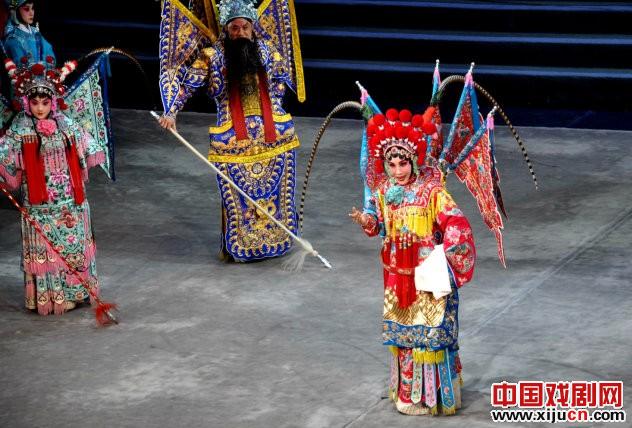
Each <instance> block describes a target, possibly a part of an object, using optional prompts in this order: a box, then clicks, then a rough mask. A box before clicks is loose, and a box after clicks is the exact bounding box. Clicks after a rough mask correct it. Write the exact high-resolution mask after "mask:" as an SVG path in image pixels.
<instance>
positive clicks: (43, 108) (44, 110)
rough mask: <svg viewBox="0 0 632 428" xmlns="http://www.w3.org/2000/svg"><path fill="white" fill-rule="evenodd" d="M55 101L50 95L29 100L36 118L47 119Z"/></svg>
mask: <svg viewBox="0 0 632 428" xmlns="http://www.w3.org/2000/svg"><path fill="white" fill-rule="evenodd" d="M52 106H53V101H52V100H51V99H50V98H48V97H33V98H31V99H30V100H29V108H30V110H31V113H32V114H33V116H35V118H36V119H38V120H41V119H47V118H48V115H49V114H50V111H51V108H52Z"/></svg>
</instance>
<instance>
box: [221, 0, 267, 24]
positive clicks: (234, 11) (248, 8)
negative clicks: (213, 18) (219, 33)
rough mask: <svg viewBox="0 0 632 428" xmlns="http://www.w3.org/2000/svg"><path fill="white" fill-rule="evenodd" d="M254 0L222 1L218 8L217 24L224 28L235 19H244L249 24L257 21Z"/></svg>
mask: <svg viewBox="0 0 632 428" xmlns="http://www.w3.org/2000/svg"><path fill="white" fill-rule="evenodd" d="M254 3H255V2H254V0H223V1H222V2H221V3H220V4H219V6H218V7H217V8H218V9H219V23H220V25H222V26H224V25H226V24H227V23H228V22H230V21H232V20H233V19H237V18H245V19H247V20H249V21H250V22H255V21H256V20H257V9H256V8H255V4H254Z"/></svg>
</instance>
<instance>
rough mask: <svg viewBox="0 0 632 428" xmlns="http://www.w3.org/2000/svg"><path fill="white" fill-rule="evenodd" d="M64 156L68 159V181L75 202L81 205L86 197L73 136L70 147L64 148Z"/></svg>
mask: <svg viewBox="0 0 632 428" xmlns="http://www.w3.org/2000/svg"><path fill="white" fill-rule="evenodd" d="M66 158H67V159H68V168H69V169H70V181H71V183H72V190H73V192H74V196H75V203H76V204H77V205H81V204H82V203H83V201H84V200H85V199H86V194H85V191H84V190H83V178H82V174H81V165H80V164H79V154H78V153H77V143H76V141H75V140H74V138H73V139H72V140H71V143H70V147H68V148H67V149H66Z"/></svg>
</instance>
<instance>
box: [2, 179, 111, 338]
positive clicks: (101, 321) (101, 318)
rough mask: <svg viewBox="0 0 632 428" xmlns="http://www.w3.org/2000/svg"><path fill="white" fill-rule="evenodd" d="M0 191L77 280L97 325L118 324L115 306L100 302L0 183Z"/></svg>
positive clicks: (81, 276)
mask: <svg viewBox="0 0 632 428" xmlns="http://www.w3.org/2000/svg"><path fill="white" fill-rule="evenodd" d="M0 191H1V192H2V193H3V194H4V196H6V197H7V198H8V199H9V201H11V203H12V204H13V205H14V206H15V207H16V208H17V209H18V211H20V212H21V213H22V215H23V216H24V218H25V219H26V221H28V222H29V223H30V224H31V226H33V227H34V228H35V230H36V231H37V233H38V234H39V235H40V237H41V238H42V239H43V240H44V241H45V242H46V243H47V244H48V246H49V247H50V248H51V249H52V250H53V252H54V253H55V254H56V255H57V256H58V257H59V258H60V260H61V261H62V262H63V263H64V264H65V265H66V267H67V268H68V271H69V272H70V273H71V274H72V275H74V276H75V277H76V278H78V279H79V281H80V282H81V285H82V286H83V288H85V289H86V291H87V292H88V294H89V295H90V297H91V298H92V301H93V302H95V303H96V308H95V317H96V320H97V325H99V326H104V325H107V324H109V323H114V324H118V321H117V319H116V317H115V316H114V315H113V314H112V311H113V310H114V309H116V305H115V304H114V303H108V302H104V301H103V300H101V299H100V298H99V296H98V294H97V292H96V291H95V289H94V287H93V286H91V285H90V283H89V282H88V281H87V280H86V279H85V277H84V276H83V275H81V273H80V272H79V271H78V270H77V269H76V268H75V267H74V266H72V265H71V264H70V262H68V260H66V258H65V257H64V256H62V255H61V254H60V252H59V251H57V249H56V248H55V245H54V244H53V243H52V242H51V241H50V240H49V239H48V237H47V236H46V234H45V233H44V231H43V230H42V227H41V226H40V224H39V223H38V222H37V220H35V219H34V218H33V217H31V215H30V214H29V213H28V211H27V210H26V208H24V207H23V206H22V205H20V203H19V202H18V201H17V200H16V199H15V198H14V197H13V195H12V194H11V193H10V192H9V191H8V190H7V186H6V184H4V183H0ZM89 279H91V280H94V281H96V278H94V277H90V278H89Z"/></svg>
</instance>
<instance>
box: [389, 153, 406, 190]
mask: <svg viewBox="0 0 632 428" xmlns="http://www.w3.org/2000/svg"><path fill="white" fill-rule="evenodd" d="M387 166H388V169H389V172H390V175H391V177H393V178H394V179H395V181H396V182H397V184H399V185H400V186H401V185H404V184H406V183H408V180H410V175H411V174H412V164H411V163H410V161H409V160H407V159H402V158H399V157H394V158H392V159H390V160H389V161H388V163H387Z"/></svg>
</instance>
